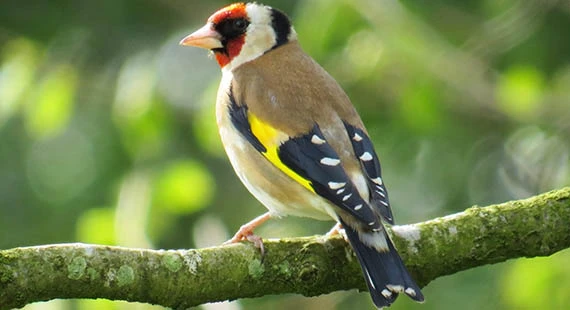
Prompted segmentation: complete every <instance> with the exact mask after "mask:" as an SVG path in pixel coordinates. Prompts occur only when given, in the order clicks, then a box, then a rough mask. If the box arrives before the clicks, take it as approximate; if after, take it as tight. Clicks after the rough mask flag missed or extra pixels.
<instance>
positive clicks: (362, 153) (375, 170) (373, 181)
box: [344, 122, 394, 224]
mask: <svg viewBox="0 0 570 310" xmlns="http://www.w3.org/2000/svg"><path fill="white" fill-rule="evenodd" d="M344 126H345V127H346V131H347V132H348V135H349V137H350V142H352V147H353V148H354V154H356V156H358V158H359V160H360V164H361V165H362V170H363V171H364V173H366V176H367V181H368V189H369V190H370V204H371V205H373V206H374V207H376V208H377V209H378V211H380V214H382V217H384V219H385V220H386V222H388V223H390V224H394V216H393V215H392V209H391V208H390V200H389V199H388V192H387V191H386V186H385V185H384V181H383V180H382V169H381V167H380V161H379V160H378V156H377V155H376V151H374V146H373V145H372V141H370V138H369V137H368V135H366V133H364V131H363V130H362V129H359V128H356V127H354V126H352V125H350V124H348V123H346V122H345V123H344Z"/></svg>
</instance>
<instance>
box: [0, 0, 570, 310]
mask: <svg viewBox="0 0 570 310" xmlns="http://www.w3.org/2000/svg"><path fill="white" fill-rule="evenodd" d="M227 3H228V2H225V1H192V0H191V1H179V0H168V1H145V0H138V1H134V0H118V1H110V0H101V1H81V0H76V1H64V0H54V1H45V0H32V1H2V2H0V248H11V247H16V246H27V245H37V244H47V243H56V242H75V241H82V242H94V243H102V244H119V245H124V246H141V247H152V248H190V247H194V246H209V245H216V244H219V243H220V242H222V241H223V240H224V239H226V238H228V237H229V236H230V234H231V233H232V232H233V231H235V230H236V229H237V228H238V227H239V226H240V225H241V224H243V223H245V222H246V221H248V220H249V219H251V218H253V217H254V216H256V215H258V214H260V213H261V212H263V210H264V209H263V207H262V206H261V205H260V204H259V203H257V202H256V201H255V200H254V199H253V198H252V197H251V196H250V195H249V194H248V193H247V192H246V190H245V189H244V187H243V186H242V185H241V184H240V183H239V181H238V179H237V178H236V177H235V175H234V173H233V171H232V169H231V167H230V165H229V163H228V161H227V159H226V158H225V155H224V154H223V150H222V148H221V146H220V142H219V140H218V135H217V132H216V125H215V117H214V109H213V105H214V102H215V93H216V87H217V84H218V81H219V77H220V73H219V69H218V67H217V65H216V63H215V62H214V61H212V60H211V59H208V57H207V55H206V54H207V53H206V52H204V51H201V50H197V49H189V48H183V47H180V46H178V45H177V42H178V40H179V39H180V38H182V37H183V36H184V35H186V34H188V33H189V32H191V31H192V30H194V29H196V28H197V27H199V26H201V25H202V24H203V23H204V21H205V20H206V18H207V17H208V16H209V15H210V14H211V13H212V12H213V11H215V10H216V9H218V8H220V7H222V6H224V5H225V4H227ZM266 3H267V4H270V5H273V6H275V7H278V8H281V9H282V10H284V11H286V12H288V13H289V14H290V16H292V18H293V20H294V24H295V25H296V29H297V32H298V33H299V38H300V41H301V44H302V45H303V46H304V48H305V49H306V50H307V52H308V53H309V54H311V55H312V56H313V57H314V58H315V59H317V61H318V62H319V63H321V64H322V65H323V66H324V67H325V68H326V69H327V70H328V71H329V72H330V73H331V74H332V75H333V76H334V77H335V78H336V79H337V80H338V81H339V82H340V83H341V85H342V86H343V87H344V88H345V90H346V91H347V92H348V94H349V96H350V97H351V98H352V101H353V102H354V104H355V105H356V106H357V109H358V110H359V111H360V113H361V115H362V117H363V120H364V122H365V123H366V124H367V126H368V129H369V131H370V133H371V135H372V138H373V139H374V142H375V145H376V148H377V151H378V153H379V154H380V156H381V160H382V164H383V171H384V175H385V179H386V180H387V182H388V186H389V190H390V193H391V200H392V202H393V207H394V212H395V215H396V219H397V221H398V222H399V223H410V222H415V221H422V220H426V219H430V218H433V217H436V216H441V215H446V214H449V213H453V212H457V211H461V210H463V209H465V208H466V207H468V206H470V205H473V204H478V205H486V204H490V203H498V202H502V201H505V200H509V199H516V198H522V197H528V196H530V195H533V194H536V193H539V192H543V191H547V190H549V189H553V188H557V187H561V186H564V185H568V184H569V183H570V159H569V153H570V149H569V148H570V143H569V142H568V141H570V140H569V137H570V126H569V124H570V5H569V4H568V2H567V1H556V0H548V1H536V0H529V1H520V0H519V1H517V0H503V1H493V0H483V1H470V0H469V1H461V2H458V1H448V0H442V1H436V2H434V1H409V0H404V1H402V2H393V1H386V0H382V1H373V0H355V1H349V0H335V1H333V0H311V1H301V0H297V1H283V0H281V1H279V0H273V1H266ZM330 225H331V223H321V222H315V221H312V220H308V219H297V218H286V219H283V220H280V221H273V222H271V223H268V224H267V225H266V226H264V227H262V228H260V229H259V231H258V233H259V234H261V235H263V236H267V237H277V236H298V235H308V234H316V233H322V232H325V231H326V230H327V229H328V228H329V227H330ZM569 259H570V252H568V251H563V252H561V253H558V254H556V255H554V256H553V257H550V258H540V259H521V260H516V261H510V262H507V263H503V264H498V265H493V266H486V267H481V268H476V269H473V270H469V271H466V272H463V273H461V274H457V275H452V276H448V277H445V278H442V279H438V280H436V281H434V282H433V283H431V284H430V285H428V286H427V287H426V288H425V295H426V299H427V302H426V303H425V304H424V305H417V304H414V303H412V302H410V301H409V300H406V298H401V299H400V300H398V302H397V303H396V304H395V305H394V307H393V309H456V308H457V307H458V306H457V305H461V308H462V309H464V310H469V309H481V308H484V309H562V308H568V307H570V300H569V299H568V296H569V295H568V292H569V291H570V269H569V268H568V264H567V262H568V260H569ZM293 307H297V308H302V309H323V308H326V309H355V308H360V309H362V308H370V309H371V308H372V306H371V302H370V301H369V299H368V296H367V294H355V293H354V292H337V293H334V294H330V295H327V296H322V297H319V298H304V297H300V296H268V297H264V298H259V299H254V300H242V301H237V302H233V303H225V304H218V305H205V306H203V308H204V309H214V308H215V309H265V308H271V309H290V308H293ZM156 308H157V307H150V306H146V305H139V304H127V303H123V302H107V301H84V300H80V301H54V302H49V303H39V304H35V305H31V306H29V307H27V309H156Z"/></svg>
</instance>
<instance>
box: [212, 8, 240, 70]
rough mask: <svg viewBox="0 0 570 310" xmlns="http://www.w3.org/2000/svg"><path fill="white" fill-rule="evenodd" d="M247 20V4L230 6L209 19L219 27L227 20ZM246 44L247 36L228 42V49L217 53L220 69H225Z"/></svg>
mask: <svg viewBox="0 0 570 310" xmlns="http://www.w3.org/2000/svg"><path fill="white" fill-rule="evenodd" d="M238 18H247V11H246V9H245V3H234V4H231V5H228V6H226V7H224V8H222V9H220V10H218V11H217V12H216V13H214V14H212V16H210V18H208V22H210V23H213V24H214V25H217V24H219V23H221V22H223V21H224V20H227V19H238ZM244 44H245V34H244V35H242V36H239V37H237V38H234V39H232V40H229V41H227V42H226V46H225V47H226V48H225V50H224V51H223V52H222V51H215V55H216V60H217V61H218V64H219V65H220V67H222V68H223V67H225V66H226V65H227V64H229V63H230V62H231V61H232V59H234V58H235V57H236V56H238V55H239V53H240V52H241V48H242V47H243V45H244Z"/></svg>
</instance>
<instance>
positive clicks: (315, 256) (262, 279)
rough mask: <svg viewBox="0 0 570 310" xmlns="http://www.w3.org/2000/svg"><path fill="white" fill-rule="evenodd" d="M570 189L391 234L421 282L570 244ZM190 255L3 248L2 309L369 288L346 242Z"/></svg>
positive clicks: (319, 240)
mask: <svg viewBox="0 0 570 310" xmlns="http://www.w3.org/2000/svg"><path fill="white" fill-rule="evenodd" d="M568 223H570V188H563V189H560V190H556V191H552V192H549V193H545V194H542V195H539V196H535V197H531V198H528V199H523V200H518V201H511V202H506V203H503V204H498V205H492V206H488V207H471V208H469V209H467V210H466V211H464V212H461V213H457V214H453V215H449V216H445V217H442V218H437V219H433V220H430V221H426V222H422V223H417V224H411V225H402V226H394V227H392V228H391V234H392V236H393V239H394V243H395V244H396V247H397V248H398V250H399V252H400V254H401V256H402V258H403V259H404V261H405V262H406V265H407V267H408V269H409V270H410V272H411V273H412V275H413V276H414V278H415V279H417V281H418V282H419V283H420V285H422V286H425V285H427V284H428V283H429V282H430V281H432V280H434V279H436V278H437V277H440V276H444V275H449V274H453V273H456V272H459V271H462V270H465V269H469V268H472V267H475V266H481V265H485V264H492V263H497V262H501V261H505V260H507V259H512V258H518V257H534V256H548V255H551V254H553V253H555V252H557V251H560V250H562V249H565V248H568V247H570V225H568ZM265 248H266V255H265V256H264V257H263V258H262V257H261V256H260V252H259V250H258V249H256V248H255V247H254V246H252V245H251V244H234V245H229V246H219V247H213V248H205V249H191V250H169V251H164V250H150V249H131V248H121V247H111V246H101V245H89V244H58V245H46V246H38V247H26V248H14V249H7V250H0V310H3V309H12V308H17V307H22V306H24V305H26V304H28V303H31V302H36V301H44V300H50V299H55V298H106V299H111V300H126V301H137V302H144V303H149V304H158V305H162V306H166V307H170V308H174V309H185V308H188V307H191V306H196V305H199V304H202V303H206V302H216V301H222V300H233V299H237V298H245V297H258V296H262V295H269V294H283V293H298V294H303V295H306V296H315V295H319V294H325V293H330V292H333V291H336V290H348V289H355V288H356V289H360V290H363V289H365V283H364V281H363V278H362V275H361V272H360V267H359V266H358V262H357V260H356V259H355V257H354V254H353V253H352V251H351V249H350V248H349V246H348V245H347V244H346V242H345V241H344V240H343V239H342V238H340V237H333V238H325V237H323V236H313V237H305V238H290V239H281V240H267V241H266V242H265Z"/></svg>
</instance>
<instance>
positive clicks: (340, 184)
mask: <svg viewBox="0 0 570 310" xmlns="http://www.w3.org/2000/svg"><path fill="white" fill-rule="evenodd" d="M345 185H346V183H344V182H329V183H328V186H329V188H330V189H332V190H335V189H341V188H343V187H344V186H345Z"/></svg>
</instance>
